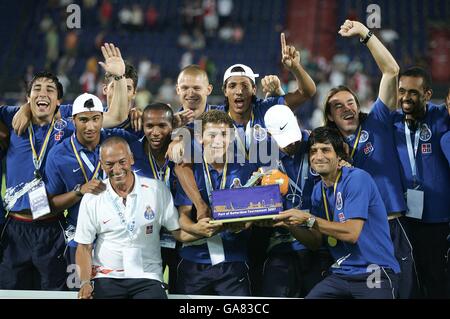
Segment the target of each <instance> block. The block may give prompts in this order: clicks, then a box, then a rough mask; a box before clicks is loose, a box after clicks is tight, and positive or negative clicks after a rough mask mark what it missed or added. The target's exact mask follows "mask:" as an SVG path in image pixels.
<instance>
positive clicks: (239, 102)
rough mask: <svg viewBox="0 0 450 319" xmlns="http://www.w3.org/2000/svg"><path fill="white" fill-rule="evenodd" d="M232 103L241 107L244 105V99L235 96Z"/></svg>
mask: <svg viewBox="0 0 450 319" xmlns="http://www.w3.org/2000/svg"><path fill="white" fill-rule="evenodd" d="M234 104H235V105H236V107H238V108H243V107H244V99H242V98H237V99H235V100H234Z"/></svg>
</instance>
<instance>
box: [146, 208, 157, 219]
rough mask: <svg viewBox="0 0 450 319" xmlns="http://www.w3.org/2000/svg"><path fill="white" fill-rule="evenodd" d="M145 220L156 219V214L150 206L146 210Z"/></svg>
mask: <svg viewBox="0 0 450 319" xmlns="http://www.w3.org/2000/svg"><path fill="white" fill-rule="evenodd" d="M144 218H145V219H147V220H152V219H155V212H154V211H153V209H152V208H151V207H150V206H147V207H146V208H145V213H144Z"/></svg>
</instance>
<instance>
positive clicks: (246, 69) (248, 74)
mask: <svg viewBox="0 0 450 319" xmlns="http://www.w3.org/2000/svg"><path fill="white" fill-rule="evenodd" d="M238 67H239V68H242V69H243V70H244V71H243V72H242V71H231V70H233V69H234V68H238ZM232 76H246V77H248V78H250V80H252V81H253V84H256V78H257V77H258V76H259V74H255V73H253V70H252V69H250V68H249V67H248V66H246V65H244V64H234V65H232V66H230V67H229V68H228V69H227V70H226V71H225V74H224V75H223V83H225V81H226V80H228V79H229V78H230V77H232Z"/></svg>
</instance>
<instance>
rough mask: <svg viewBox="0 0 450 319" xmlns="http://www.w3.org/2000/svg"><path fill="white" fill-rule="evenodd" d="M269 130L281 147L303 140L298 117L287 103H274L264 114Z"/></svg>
mask: <svg viewBox="0 0 450 319" xmlns="http://www.w3.org/2000/svg"><path fill="white" fill-rule="evenodd" d="M264 123H265V124H266V128H267V131H269V133H270V135H272V138H273V139H274V140H275V141H276V142H277V144H278V145H279V146H280V147H281V148H285V147H286V146H288V145H289V144H292V143H294V142H297V141H301V140H302V132H301V131H300V127H299V126H298V122H297V118H296V117H295V114H294V113H293V112H292V111H291V109H290V108H289V107H288V106H286V105H274V106H272V107H271V108H270V109H268V110H267V112H266V115H264Z"/></svg>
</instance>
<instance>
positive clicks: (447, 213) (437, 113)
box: [392, 103, 450, 223]
mask: <svg viewBox="0 0 450 319" xmlns="http://www.w3.org/2000/svg"><path fill="white" fill-rule="evenodd" d="M392 116H393V120H394V136H395V143H396V145H397V152H398V156H399V157H400V163H401V168H402V171H403V177H404V183H405V185H406V187H407V188H408V189H414V188H416V187H418V189H419V190H422V191H423V192H424V207H423V215H422V221H423V222H425V223H443V222H448V221H450V209H449V207H450V196H449V190H450V178H449V176H450V168H449V162H448V161H447V158H446V157H445V154H444V148H445V146H444V147H442V148H441V142H442V141H441V139H442V137H443V136H444V134H445V133H447V132H448V130H449V127H450V124H449V123H450V119H449V115H448V112H447V110H446V109H445V106H444V105H442V106H437V105H433V104H430V103H428V104H427V105H426V113H425V117H424V119H423V120H422V121H421V122H420V125H419V127H420V135H419V145H418V149H417V155H416V158H415V163H416V168H417V179H416V184H415V185H414V180H413V174H412V170H411V164H410V161H409V156H408V150H407V146H406V136H405V124H404V116H403V114H402V113H401V112H400V111H397V112H395V113H393V115H392ZM410 134H411V142H412V145H413V147H414V141H415V132H411V133H410ZM444 142H445V140H444ZM447 150H448V148H447Z"/></svg>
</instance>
